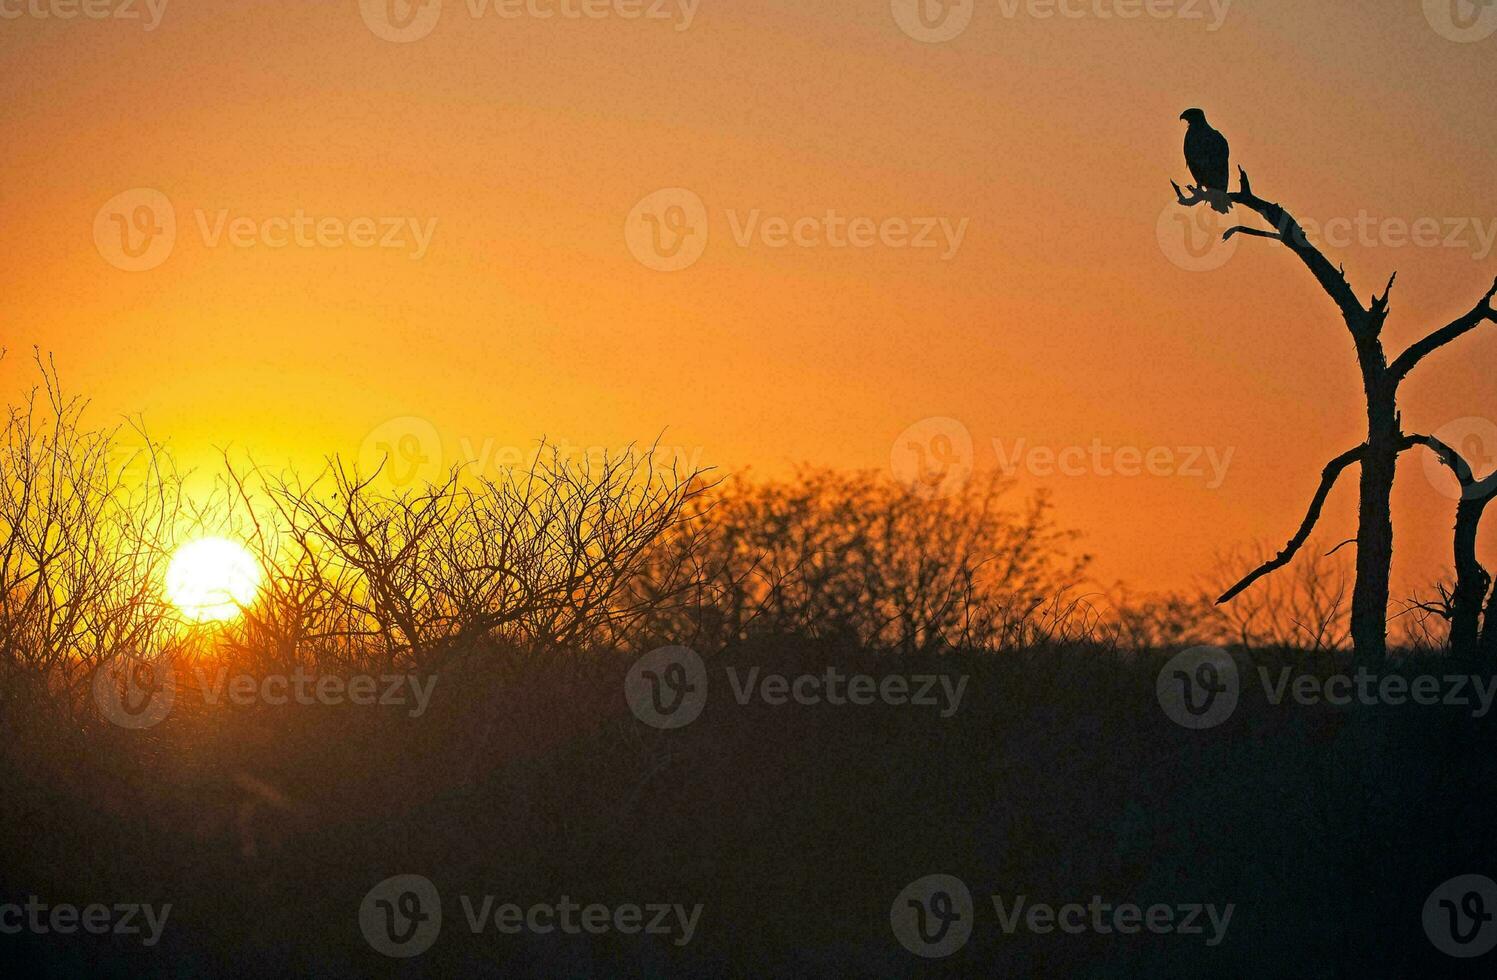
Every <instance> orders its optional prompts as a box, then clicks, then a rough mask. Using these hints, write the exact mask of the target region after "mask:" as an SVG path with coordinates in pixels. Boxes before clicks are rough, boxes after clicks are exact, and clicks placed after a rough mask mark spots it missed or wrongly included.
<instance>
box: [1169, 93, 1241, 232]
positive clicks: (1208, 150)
mask: <svg viewBox="0 0 1497 980" xmlns="http://www.w3.org/2000/svg"><path fill="white" fill-rule="evenodd" d="M1180 118H1181V119H1183V120H1185V121H1186V122H1188V123H1190V127H1189V128H1188V129H1186V130H1185V163H1186V166H1188V167H1190V175H1191V176H1192V177H1194V178H1195V182H1196V185H1197V186H1199V187H1200V188H1201V189H1202V190H1203V191H1205V192H1206V199H1207V200H1208V201H1210V202H1211V207H1212V209H1213V210H1215V211H1219V212H1221V213H1222V214H1226V213H1227V212H1228V211H1230V210H1232V200H1231V198H1229V197H1228V196H1227V179H1228V175H1229V173H1230V170H1231V168H1230V167H1229V166H1228V160H1229V159H1230V158H1231V155H1232V151H1231V148H1230V147H1228V146H1227V138H1226V137H1225V136H1223V135H1222V134H1221V133H1218V132H1217V131H1216V130H1214V129H1212V128H1211V124H1210V123H1208V122H1206V113H1204V112H1202V111H1201V110H1200V109H1186V110H1185V111H1184V112H1183V113H1181V114H1180Z"/></svg>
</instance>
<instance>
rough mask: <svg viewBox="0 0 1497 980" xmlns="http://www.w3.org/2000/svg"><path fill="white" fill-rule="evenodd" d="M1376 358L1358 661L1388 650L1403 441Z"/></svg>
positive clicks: (1362, 517) (1356, 627) (1354, 617)
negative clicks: (1396, 495) (1397, 486)
mask: <svg viewBox="0 0 1497 980" xmlns="http://www.w3.org/2000/svg"><path fill="white" fill-rule="evenodd" d="M1377 355H1378V356H1377V357H1376V358H1375V360H1376V363H1371V364H1369V363H1368V360H1369V359H1368V358H1365V357H1364V359H1363V363H1364V370H1366V371H1368V372H1370V373H1371V372H1375V373H1376V375H1377V376H1374V377H1370V378H1368V379H1367V382H1366V387H1367V389H1368V391H1367V454H1366V455H1365V456H1364V457H1363V459H1362V479H1361V491H1362V492H1361V503H1360V505H1359V507H1358V511H1357V583H1356V587H1355V588H1354V590H1353V591H1352V599H1351V638H1352V645H1353V647H1354V648H1355V650H1356V659H1357V662H1358V663H1363V664H1379V663H1381V662H1382V661H1383V660H1384V659H1385V658H1386V657H1387V654H1388V593H1389V574H1390V568H1391V565H1392V562H1393V513H1392V498H1393V477H1394V473H1395V471H1396V469H1397V466H1398V453H1399V450H1400V448H1401V447H1400V443H1401V442H1402V433H1401V432H1399V426H1398V413H1397V410H1396V409H1395V408H1394V396H1393V392H1392V390H1390V389H1389V386H1388V385H1387V384H1386V383H1385V381H1384V379H1383V377H1382V376H1381V375H1382V373H1383V372H1384V371H1385V370H1386V369H1385V368H1383V367H1382V363H1381V362H1382V356H1381V348H1380V346H1379V350H1378V352H1377Z"/></svg>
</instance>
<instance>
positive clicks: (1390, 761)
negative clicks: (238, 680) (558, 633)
mask: <svg viewBox="0 0 1497 980" xmlns="http://www.w3.org/2000/svg"><path fill="white" fill-rule="evenodd" d="M476 659H477V658H470V661H469V663H470V666H468V667H463V666H461V665H457V666H452V667H450V668H448V669H447V670H445V671H443V672H441V673H440V674H439V675H438V684H437V687H436V688H435V694H434V697H433V701H432V705H431V709H430V710H429V711H428V712H427V714H426V715H425V716H424V717H421V718H418V719H413V718H410V717H408V715H407V714H406V712H405V711H404V709H401V708H398V707H394V708H390V707H386V708H381V707H355V706H341V707H332V706H326V705H312V706H284V707H270V706H256V707H247V708H238V707H219V708H215V709H212V710H205V709H202V708H200V707H199V708H197V709H193V708H192V707H191V698H190V697H184V698H183V699H182V700H180V701H179V706H178V708H177V709H176V710H174V712H173V714H172V715H171V716H170V717H169V718H167V720H166V721H165V722H163V723H162V724H160V725H158V726H156V727H155V728H151V729H148V730H145V731H128V730H125V729H121V728H117V727H114V726H111V725H107V724H104V723H95V724H93V725H92V726H89V727H88V729H87V730H85V731H81V732H80V731H77V729H76V728H73V729H72V730H69V728H68V726H66V725H64V724H62V723H60V722H58V723H51V722H44V721H42V720H41V719H40V715H39V713H38V712H37V711H36V710H35V709H28V708H26V707H25V706H24V705H23V704H22V703H20V702H19V701H18V700H17V699H15V698H10V699H8V700H7V702H6V703H4V704H0V735H3V745H0V784H3V799H0V809H3V819H0V828H3V841H0V903H3V902H13V901H24V900H25V898H26V896H29V895H37V896H39V897H41V899H42V900H44V901H48V902H50V903H59V902H72V903H76V904H79V905H84V904H87V903H90V902H97V901H105V902H109V901H139V902H151V903H156V904H160V903H166V902H169V903H171V905H172V911H171V916H170V919H169V922H168V925H167V927H166V929H165V931H164V933H163V935H162V939H161V941H160V943H159V945H157V946H156V947H155V948H152V949H143V948H142V947H141V945H140V942H139V940H138V938H119V939H116V938H99V937H94V936H86V935H75V936H70V937H60V936H56V935H46V936H37V935H30V934H27V933H22V934H20V935H0V955H3V957H4V959H5V960H6V961H8V962H9V964H10V966H11V969H9V970H6V971H3V972H4V974H5V975H7V976H37V977H76V976H87V975H93V976H125V975H150V976H179V977H209V976H213V977H218V976H255V975H265V976H270V975H279V976H287V975H302V976H319V977H330V976H350V977H354V976H383V975H401V976H432V977H437V976H443V977H446V976H469V975H472V976H482V975H502V976H520V977H527V976H535V977H561V976H592V975H599V976H623V975H633V976H657V975H658V976H797V977H811V976H829V977H830V976H838V977H856V976H912V975H930V976H948V975H949V976H976V975H999V976H1003V975H1013V976H1035V977H1071V976H1084V977H1160V978H1163V977H1207V976H1209V977H1276V976H1284V977H1372V976H1390V977H1394V976H1396V977H1415V976H1419V977H1425V976H1492V975H1493V973H1494V970H1493V966H1494V964H1497V952H1494V953H1491V954H1488V955H1486V956H1484V957H1480V958H1477V959H1474V960H1457V959H1453V958H1449V957H1446V956H1445V955H1444V954H1441V953H1439V952H1437V951H1436V950H1435V949H1434V947H1433V946H1432V945H1431V942H1430V940H1429V939H1428V938H1427V937H1426V935H1425V932H1424V928H1423V925H1422V921H1421V909H1422V907H1423V905H1424V902H1425V899H1426V897H1427V896H1428V895H1429V894H1430V892H1431V890H1432V889H1434V888H1435V886H1437V885H1438V884H1440V883H1441V882H1443V881H1445V880H1447V879H1449V878H1451V877H1453V876H1455V875H1458V874H1466V873H1482V874H1485V875H1487V876H1489V877H1492V876H1494V875H1497V848H1494V847H1493V845H1492V843H1491V841H1492V837H1493V834H1494V832H1497V820H1494V818H1493V813H1492V807H1491V802H1492V800H1493V799H1494V797H1497V794H1494V793H1493V792H1492V790H1491V787H1492V786H1494V785H1497V783H1494V780H1497V755H1494V752H1493V749H1494V747H1497V738H1494V737H1493V724H1494V719H1493V717H1492V716H1491V715H1489V716H1487V717H1485V718H1482V719H1473V718H1471V717H1470V709H1463V708H1454V707H1419V706H1411V705H1405V706H1402V707H1370V708H1369V707H1358V708H1328V707H1325V706H1319V707H1314V708H1310V707H1300V706H1294V705H1287V704H1286V705H1282V706H1273V705H1270V704H1268V703H1267V702H1266V701H1265V699H1264V697H1263V695H1262V693H1261V690H1260V689H1259V688H1258V686H1257V681H1256V676H1252V677H1250V678H1249V679H1248V682H1247V683H1246V684H1245V693H1244V697H1243V703H1242V704H1241V705H1240V706H1239V707H1238V709H1237V711H1236V713H1235V714H1234V715H1233V716H1232V717H1231V718H1230V720H1228V721H1227V722H1226V723H1225V724H1223V725H1222V726H1220V727H1218V728H1214V729H1211V730H1207V731H1198V732H1197V731H1188V730H1186V729H1184V728H1181V727H1178V726H1176V725H1175V724H1173V723H1172V722H1170V721H1169V720H1168V719H1167V718H1166V717H1165V715H1164V713H1163V712H1162V711H1161V710H1160V707H1159V704H1158V703H1157V701H1156V698H1155V687H1154V685H1155V678H1156V674H1157V672H1158V670H1159V667H1160V665H1161V663H1162V662H1163V658H1162V657H1149V658H1140V659H1139V660H1137V661H1131V660H1130V659H1129V658H1125V657H1120V656H1118V655H1115V654H1110V653H1103V652H1097V651H1070V652H1065V651H1043V652H1035V653H1031V654H1016V655H1006V656H1000V655H990V654H987V655H982V656H960V655H949V656H945V657H942V658H939V659H927V660H918V659H891V658H872V657H870V656H868V655H867V654H862V653H859V652H858V651H847V650H838V649H835V648H832V647H827V646H821V647H818V648H811V647H809V646H806V645H801V644H790V643H786V644H782V645H780V649H774V650H770V649H767V648H764V647H759V648H755V649H736V650H732V651H729V652H727V653H725V654H722V655H719V656H717V657H709V658H708V662H709V669H710V671H711V675H710V676H711V679H712V688H711V697H710V698H709V701H708V704H707V706H706V709H705V711H704V713H703V714H702V716H701V718H700V719H698V720H697V721H696V722H695V723H693V724H691V725H689V726H687V727H685V728H682V729H679V730H676V731H659V730H656V729H653V728H650V727H648V726H646V725H644V724H642V723H641V722H640V721H638V720H637V719H636V718H635V717H634V715H633V714H631V713H630V711H629V709H628V707H627V705H626V703H625V701H624V699H623V696H622V690H623V677H624V673H625V671H626V670H627V668H628V665H629V662H630V658H626V657H598V658H585V659H584V658H575V657H573V658H562V657H550V658H539V659H535V658H533V659H529V660H526V661H524V662H523V663H522V662H520V661H519V660H516V659H514V658H506V657H503V656H501V655H500V654H498V653H491V654H490V655H489V656H488V657H487V658H486V661H487V662H488V663H490V664H493V663H496V662H500V661H505V660H507V661H508V662H509V663H511V664H512V666H511V667H509V668H506V669H503V670H499V669H495V668H492V667H488V668H484V669H478V668H475V667H473V666H471V664H472V663H473V662H474V661H475V660H476ZM1281 659H1282V658H1280V659H1275V658H1273V657H1271V656H1266V655H1259V658H1258V662H1260V663H1268V664H1276V663H1279V662H1281ZM1294 662H1296V663H1303V660H1302V659H1296V660H1295V661H1294ZM728 663H732V664H740V665H744V666H755V665H756V666H760V667H762V668H763V670H764V671H765V672H769V671H780V672H785V673H799V672H820V671H822V670H823V669H824V668H825V666H826V665H827V664H829V663H835V664H838V665H840V666H841V668H842V669H844V670H845V671H848V672H851V671H855V670H866V671H868V672H870V673H874V674H881V673H886V672H890V671H898V672H902V673H907V674H908V673H921V672H930V671H938V672H942V673H947V674H951V675H957V674H969V675H970V676H971V681H970V685H969V688H968V690H967V693H966V697H965V700H964V701H963V703H962V705H961V709H960V711H959V712H958V713H957V714H956V715H955V716H954V717H952V718H950V719H947V720H941V719H940V718H938V717H936V710H935V709H932V708H919V707H913V706H900V707H889V706H877V707H854V706H841V707H833V706H828V705H819V706H799V705H784V706H777V707H772V706H767V705H764V704H762V703H759V704H754V705H750V706H746V707H745V706H740V705H739V704H738V703H736V701H735V700H734V699H733V697H732V694H731V691H730V690H729V689H728V685H727V683H726V681H725V680H723V672H722V667H723V665H725V664H728ZM1314 669H1315V670H1317V671H1319V672H1320V673H1325V672H1327V671H1329V670H1330V669H1331V667H1330V665H1329V664H1325V663H1321V664H1319V665H1318V666H1317V667H1315V668H1314ZM1402 669H1403V671H1404V672H1406V673H1407V672H1411V671H1414V670H1416V669H1424V670H1428V671H1429V672H1432V673H1440V674H1443V673H1446V672H1448V671H1449V670H1451V669H1453V668H1451V667H1450V666H1449V665H1448V664H1445V663H1443V662H1431V663H1426V664H1423V665H1405V666H1404V667H1403V668H1402ZM1486 673H1487V674H1490V673H1491V671H1486ZM1494 714H1497V712H1494ZM936 872H942V873H947V874H952V875H955V876H957V877H958V878H960V879H962V880H963V881H964V882H965V883H966V884H967V885H968V886H969V887H970V889H971V892H972V894H973V895H974V896H975V897H976V905H977V912H976V920H975V928H974V931H973V933H972V937H971V940H970V941H969V942H968V943H967V944H966V946H965V947H964V948H963V949H961V950H960V951H958V952H957V953H955V954H954V955H952V956H951V957H950V958H948V959H943V960H924V959H920V958H918V957H916V956H914V955H912V954H910V953H909V952H907V951H906V950H905V949H904V948H903V947H902V946H900V944H899V943H898V942H897V941H896V939H895V937H894V935H893V933H892V931H891V928H890V921H889V919H890V907H891V904H892V903H893V901H894V899H895V896H896V895H898V894H899V893H900V891H901V889H903V888H904V887H905V886H906V885H907V884H909V883H910V882H912V881H914V880H915V879H918V878H921V877H922V876H925V875H928V874H932V873H936ZM405 873H412V874H420V875H423V876H425V877H426V878H428V879H430V880H431V881H432V882H433V883H434V884H435V886H436V887H437V889H438V890H439V891H440V893H441V895H442V902H443V906H442V907H443V915H444V920H443V926H442V930H441V934H440V936H439V938H438V939H437V941H436V943H435V945H433V946H432V947H431V948H430V949H429V950H428V951H427V952H425V953H424V954H422V955H420V956H418V957H415V958H413V959H409V960H397V959H391V958H386V957H385V956H382V955H380V954H378V953H376V952H375V951H373V950H372V949H371V948H370V946H369V945H368V944H367V943H366V941H365V939H364V937H363V934H362V933H361V931H360V928H359V922H358V910H359V907H360V903H361V901H362V899H363V897H364V895H365V893H366V892H368V891H369V889H370V888H371V887H372V886H373V885H374V884H375V883H376V882H379V881H381V880H383V879H385V878H388V877H390V876H391V875H395V874H405ZM994 894H997V895H1002V896H1005V897H1011V896H1014V895H1019V894H1022V895H1026V896H1029V900H1030V901H1031V902H1049V903H1052V904H1056V905H1059V904H1062V903H1066V902H1075V901H1079V902H1083V903H1084V902H1087V901H1089V900H1090V899H1091V897H1092V896H1093V895H1101V896H1103V897H1104V898H1105V899H1107V900H1109V901H1114V902H1117V901H1129V902H1136V903H1138V904H1141V905H1149V904H1152V903H1154V902H1163V903H1167V904H1172V905H1176V904H1180V903H1187V902H1202V903H1206V902H1210V903H1215V904H1217V905H1218V906H1221V905H1225V904H1226V903H1229V902H1230V903H1234V904H1235V906H1236V910H1235V914H1234V916H1233V918H1232V920H1231V922H1230V926H1229V928H1228V930H1227V933H1226V937H1225V940H1224V941H1223V942H1222V943H1221V944H1220V945H1219V946H1217V947H1214V948H1212V947H1208V946H1207V945H1206V942H1205V940H1206V938H1207V936H1194V937H1185V936H1179V935H1162V936H1160V935H1152V936H1151V935H1135V936H1118V935H1097V934H1093V933H1089V934H1085V935H1079V936H1078V935H1066V934H1060V933H1052V934H1048V935H1038V934H1034V933H1031V932H1024V931H1020V932H1016V933H1014V934H1012V935H1008V934H1005V933H1004V932H1003V931H1002V930H1001V929H1000V928H999V925H998V920H997V917H996V916H995V914H994V910H993V907H992V904H991V902H990V901H989V900H988V896H990V895H994ZM460 895H470V896H475V897H478V896H484V895H494V896H497V901H498V902H500V903H502V902H506V901H517V902H520V903H522V904H525V903H533V902H542V901H551V902H555V901H556V900H558V899H559V898H560V896H562V895H566V896H569V897H571V898H573V899H575V900H577V901H578V902H579V903H587V902H604V903H610V904H618V903H626V902H628V903H637V904H644V903H649V902H658V901H665V902H679V903H682V904H684V905H688V906H689V905H692V904H694V903H697V902H700V903H702V904H703V905H704V911H703V913H702V917H701V922H700V925H699V927H698V929H697V933H696V935H695V937H694V938H693V939H692V941H691V942H690V943H689V944H688V945H686V946H685V947H684V948H681V947H677V946H674V945H672V944H671V941H670V939H668V938H662V937H647V936H620V935H616V934H614V935H608V936H604V937H601V938H594V937H587V936H557V935H555V934H553V935H550V936H536V935H531V934H525V935H518V936H511V935H503V934H499V933H497V932H495V931H493V929H492V928H491V929H489V930H488V931H485V932H484V933H482V934H480V935H474V934H473V933H472V932H471V931H470V930H469V929H468V927H467V924H466V922H465V920H464V916H463V911H462V907H461V905H460V904H459V899H458V896H460ZM1208 935H1209V930H1208Z"/></svg>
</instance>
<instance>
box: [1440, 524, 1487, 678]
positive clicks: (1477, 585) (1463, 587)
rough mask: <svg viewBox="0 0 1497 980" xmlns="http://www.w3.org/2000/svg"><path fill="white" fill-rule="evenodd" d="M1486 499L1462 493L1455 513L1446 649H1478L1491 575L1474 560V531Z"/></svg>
mask: <svg viewBox="0 0 1497 980" xmlns="http://www.w3.org/2000/svg"><path fill="white" fill-rule="evenodd" d="M1489 499H1491V498H1487V499H1474V498H1470V497H1462V498H1461V502H1460V504H1459V506H1457V508H1456V514H1455V589H1454V591H1453V592H1452V593H1451V596H1450V651H1451V652H1452V653H1454V654H1456V655H1457V656H1462V657H1475V656H1476V655H1477V654H1478V653H1479V652H1480V651H1479V649H1478V647H1479V639H1480V632H1479V630H1480V626H1481V605H1482V603H1483V602H1485V601H1486V598H1487V590H1488V589H1489V588H1491V585H1492V577H1491V576H1490V575H1488V574H1487V570H1486V569H1485V568H1483V567H1482V566H1481V563H1480V562H1478V561H1477V560H1476V532H1477V530H1478V529H1479V528H1480V527H1481V512H1482V511H1483V510H1484V509H1485V508H1486V504H1487V500H1489ZM1487 632H1488V634H1492V632H1493V631H1492V616H1491V611H1490V608H1489V610H1488V613H1487Z"/></svg>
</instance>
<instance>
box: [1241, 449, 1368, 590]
mask: <svg viewBox="0 0 1497 980" xmlns="http://www.w3.org/2000/svg"><path fill="white" fill-rule="evenodd" d="M1366 453H1367V447H1366V446H1365V445H1361V446H1357V447H1356V448H1355V449H1348V450H1347V451H1346V452H1344V453H1342V454H1341V455H1340V456H1337V457H1336V458H1335V459H1333V460H1331V461H1330V462H1329V463H1327V464H1325V469H1324V470H1322V471H1321V474H1320V486H1319V487H1318V488H1317V489H1316V491H1315V497H1314V499H1312V500H1311V501H1310V509H1309V511H1308V512H1307V513H1306V514H1305V519H1304V520H1303V521H1301V522H1300V526H1299V530H1298V531H1297V532H1295V535H1294V537H1292V538H1290V539H1289V543H1288V544H1287V545H1285V546H1284V550H1282V551H1280V552H1279V553H1278V554H1277V555H1274V556H1273V557H1272V558H1270V559H1269V560H1268V561H1266V562H1264V563H1263V564H1261V565H1259V566H1258V567H1257V568H1255V569H1253V571H1251V572H1249V573H1248V575H1247V576H1246V577H1245V578H1243V579H1242V581H1240V582H1238V583H1237V584H1236V585H1234V586H1232V587H1231V588H1230V589H1228V590H1227V591H1226V592H1224V593H1222V596H1221V598H1220V599H1217V600H1216V604H1217V605H1221V604H1222V603H1224V602H1231V601H1232V600H1233V599H1235V598H1237V596H1239V595H1240V594H1242V592H1243V591H1244V590H1245V589H1247V587H1248V586H1250V585H1252V584H1253V583H1254V582H1256V581H1258V580H1259V579H1260V578H1262V577H1263V576H1265V575H1267V574H1268V573H1269V572H1272V571H1275V570H1276V569H1279V568H1283V567H1284V566H1285V565H1287V564H1289V562H1290V561H1292V560H1293V559H1294V556H1295V555H1296V554H1298V553H1299V550H1300V548H1301V547H1303V546H1304V543H1305V542H1306V541H1308V540H1309V538H1310V532H1311V531H1313V530H1315V524H1316V522H1317V521H1319V520H1320V513H1321V511H1322V510H1324V509H1325V502H1326V498H1328V497H1329V496H1330V495H1331V489H1332V488H1333V487H1335V485H1336V480H1337V479H1338V478H1339V477H1340V476H1341V473H1342V471H1343V470H1345V469H1346V468H1347V467H1348V466H1350V465H1351V464H1353V463H1356V462H1360V461H1361V460H1362V458H1363V457H1364V456H1365V455H1366Z"/></svg>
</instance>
